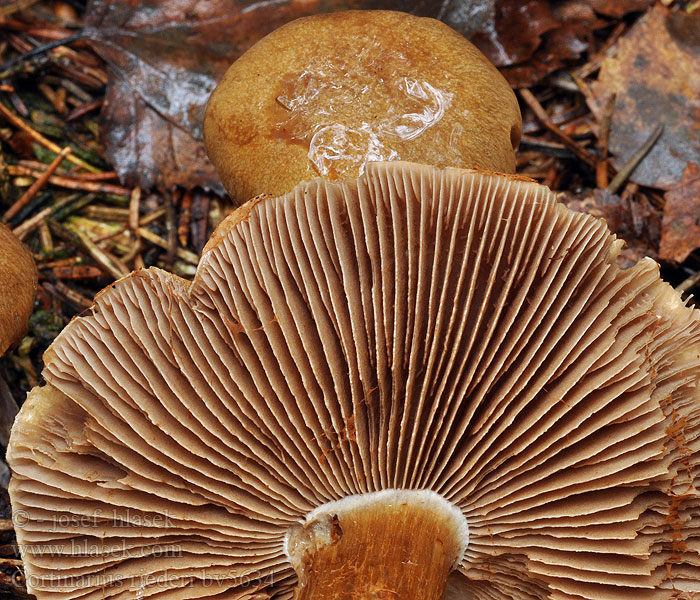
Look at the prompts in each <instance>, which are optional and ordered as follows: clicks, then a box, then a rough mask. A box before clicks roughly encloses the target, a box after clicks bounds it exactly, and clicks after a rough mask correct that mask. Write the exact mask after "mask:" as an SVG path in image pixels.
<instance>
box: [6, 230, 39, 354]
mask: <svg viewBox="0 0 700 600" xmlns="http://www.w3.org/2000/svg"><path fill="white" fill-rule="evenodd" d="M36 284H37V271H36V265H35V264H34V259H32V255H31V254H30V253H29V251H28V250H27V249H26V248H25V246H24V244H22V242H20V241H19V239H17V237H16V236H15V235H14V234H13V233H12V231H10V229H9V228H8V227H7V226H5V225H3V224H0V356H2V355H3V354H5V352H7V349H8V348H9V347H10V346H12V345H13V344H14V343H16V342H17V341H19V340H20V339H21V338H22V336H23V335H24V334H25V333H26V331H27V323H28V322H29V317H30V316H31V314H32V309H33V307H34V297H35V295H36Z"/></svg>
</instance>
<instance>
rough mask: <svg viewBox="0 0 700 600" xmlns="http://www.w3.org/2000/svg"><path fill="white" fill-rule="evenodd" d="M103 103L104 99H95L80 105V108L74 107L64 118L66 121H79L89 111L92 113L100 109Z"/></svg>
mask: <svg viewBox="0 0 700 600" xmlns="http://www.w3.org/2000/svg"><path fill="white" fill-rule="evenodd" d="M103 103H104V98H97V99H95V100H92V101H90V102H85V103H84V104H81V105H80V106H76V107H75V108H74V109H73V110H72V111H71V112H70V114H69V115H68V116H67V117H66V121H75V120H76V119H79V118H80V117H82V116H83V115H86V114H87V113H89V112H90V111H93V110H95V109H97V108H100V107H101V106H102V104H103Z"/></svg>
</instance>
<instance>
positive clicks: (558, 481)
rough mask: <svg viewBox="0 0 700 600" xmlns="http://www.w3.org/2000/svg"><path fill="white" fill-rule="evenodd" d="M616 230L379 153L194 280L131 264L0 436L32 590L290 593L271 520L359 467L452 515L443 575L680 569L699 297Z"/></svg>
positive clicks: (321, 186) (459, 585)
mask: <svg viewBox="0 0 700 600" xmlns="http://www.w3.org/2000/svg"><path fill="white" fill-rule="evenodd" d="M620 246H621V242H620V241H618V240H616V239H615V238H614V237H613V236H612V235H611V234H610V233H609V231H608V230H607V228H606V226H605V224H604V222H603V221H602V220H596V219H594V218H592V217H590V216H588V215H583V214H579V213H574V212H572V211H570V210H568V209H566V208H565V207H563V206H562V205H560V204H558V203H557V202H556V200H555V198H554V195H553V194H552V193H551V192H550V191H549V190H548V189H546V188H544V187H541V186H538V185H537V184H535V183H533V182H528V181H522V180H519V179H517V178H514V177H507V176H497V175H488V174H483V173H476V172H470V171H463V170H453V169H448V170H439V169H435V168H431V167H424V166H417V165H410V164H405V163H400V162H395V163H373V164H370V165H368V166H367V171H366V173H365V175H363V176H362V177H361V178H359V179H358V180H354V181H349V182H345V183H342V184H334V183H329V182H327V181H324V180H316V181H312V182H310V183H306V184H303V185H299V186H298V187H296V188H295V189H294V191H293V192H291V193H289V194H287V195H285V196H283V197H281V198H263V199H259V200H258V201H256V202H255V203H253V204H251V205H249V206H246V207H243V208H242V209H241V211H240V212H239V213H237V214H234V215H233V216H232V217H230V218H229V221H227V222H226V223H225V225H224V226H223V227H221V228H220V229H219V231H218V232H217V238H216V241H215V243H213V244H212V245H211V246H210V247H209V250H208V251H207V252H206V254H205V255H204V257H203V258H202V261H201V263H200V265H199V268H198V272H197V275H196V277H195V280H194V282H193V283H192V284H189V283H188V282H186V281H183V280H181V279H179V278H178V277H175V276H173V275H170V274H167V273H165V272H163V271H160V270H158V269H149V270H146V271H139V272H136V273H134V274H132V275H130V276H128V277H126V278H124V279H122V280H120V281H118V282H117V283H115V284H114V285H113V286H111V287H110V288H108V289H107V290H105V291H104V292H103V293H102V294H101V295H100V296H99V297H98V298H97V299H96V303H95V306H94V308H93V309H92V311H91V312H90V313H89V314H86V315H84V316H81V317H79V318H76V319H74V320H73V321H72V322H71V323H70V324H69V325H68V327H66V329H65V330H64V331H63V332H62V333H61V334H60V335H59V336H58V337H57V338H56V341H55V342H54V343H53V345H52V346H51V347H50V349H49V350H48V351H47V352H46V355H45V364H46V368H45V371H44V377H45V378H46V381H47V382H48V383H47V385H46V386H44V387H41V388H35V389H34V390H33V391H32V392H31V394H30V396H29V398H28V400H27V402H26V403H25V405H24V406H23V408H22V411H21V413H20V416H19V417H18V419H17V421H16V423H15V426H14V428H13V431H12V439H11V442H10V447H9V450H8V459H9V462H10V464H11V467H12V470H13V473H14V476H13V479H12V481H11V484H10V495H11V499H12V506H13V511H14V514H15V518H16V519H19V520H18V521H16V522H17V523H18V529H17V537H18V541H19V545H20V548H21V549H22V553H23V558H24V563H25V568H26V574H27V582H28V584H29V589H30V591H31V592H33V593H34V594H36V595H37V597H38V598H39V599H40V600H42V599H44V598H46V599H49V598H50V599H56V600H58V599H59V598H60V599H66V600H68V599H75V600H78V599H83V598H84V599H88V598H90V599H92V598H95V599H97V598H111V597H114V598H117V597H119V598H137V597H138V598H148V597H154V598H164V597H166V596H167V597H168V598H171V597H172V598H192V597H198V596H204V595H207V596H209V595H222V596H220V597H224V596H223V594H227V595H226V597H227V598H228V597H230V598H242V599H253V598H256V599H257V598H287V599H288V598H291V597H292V594H293V588H294V586H295V582H296V574H295V572H294V570H293V566H292V559H293V558H294V557H293V556H290V555H288V554H287V552H286V549H287V546H288V544H287V542H288V540H289V535H290V532H294V531H296V532H297V533H298V532H299V527H300V525H303V526H304V528H306V527H307V525H308V523H307V519H308V518H311V519H312V521H313V516H314V515H315V514H317V513H318V511H319V510H321V511H322V508H321V509H320V508H319V507H323V506H324V505H327V504H328V503H334V502H336V501H342V500H343V499H344V498H347V497H349V496H352V495H356V494H359V495H360V499H359V501H358V503H357V504H359V505H362V504H363V498H364V497H366V496H369V495H370V493H374V492H380V491H381V490H410V491H414V490H429V491H430V494H429V496H430V497H431V498H435V496H439V498H436V500H435V501H436V502H437V503H438V504H440V503H446V504H449V506H448V509H449V510H446V511H443V512H445V513H449V512H450V511H453V512H454V510H457V511H458V512H457V515H458V516H459V515H461V517H463V519H464V521H466V527H468V540H467V542H468V543H467V545H466V551H465V552H464V553H463V556H462V557H461V558H459V559H458V560H457V563H458V564H457V567H456V570H455V571H454V572H453V573H452V574H451V575H450V577H449V579H448V584H447V585H448V588H447V589H448V597H449V598H450V599H452V600H455V599H465V598H476V599H479V600H487V599H488V600H493V599H498V600H510V599H523V600H525V599H527V600H532V599H543V600H544V599H545V598H555V599H559V600H564V599H574V598H576V599H580V598H584V599H590V600H622V599H628V598H635V599H640V600H658V599H659V598H670V597H671V596H672V593H673V590H680V591H699V590H700V560H698V559H699V556H698V549H699V548H700V499H699V495H698V490H697V487H696V486H697V478H698V464H699V463H698V451H699V450H700V435H699V433H700V428H699V427H698V425H699V420H700V409H699V408H698V407H699V406H700V404H699V402H698V400H699V398H698V395H699V391H698V390H699V389H700V386H699V385H698V383H699V381H698V379H699V378H700V312H699V311H697V310H692V309H690V308H688V307H687V306H684V304H683V302H682V301H681V300H680V298H679V296H678V294H677V293H676V292H675V291H674V290H673V289H672V288H671V287H670V286H669V285H668V284H666V283H664V282H663V281H661V280H660V279H659V274H658V265H656V263H654V262H653V261H652V260H649V259H645V260H642V261H640V262H639V263H638V264H637V265H636V266H634V267H632V268H630V269H627V270H622V269H620V268H619V267H618V266H617V264H616V255H617V254H618V253H619V250H620ZM380 495H382V496H384V495H383V494H380ZM430 502H431V503H432V502H433V500H432V499H431V500H430ZM329 506H332V507H333V508H332V512H333V514H339V515H340V516H339V519H340V522H339V523H337V524H338V526H339V527H340V528H341V530H342V527H343V526H344V523H343V521H342V519H343V514H342V512H341V511H340V509H338V508H337V505H335V504H330V505H329ZM331 517H332V515H331ZM461 517H459V518H457V519H453V518H452V517H449V518H448V519H443V521H449V520H450V519H452V520H453V521H454V522H459V521H460V519H461ZM331 521H332V519H331ZM311 525H312V526H313V523H311ZM331 525H333V523H332V522H331ZM440 527H442V525H440ZM414 529H416V528H414ZM346 531H349V529H347V530H346ZM330 533H331V534H332V533H333V531H331V532H330ZM302 534H303V531H302ZM295 535H296V534H295ZM311 537H312V538H313V539H312V540H311V541H312V542H313V543H314V544H315V543H316V541H315V540H316V537H318V536H311ZM346 537H349V535H348V536H346ZM304 539H305V538H304V536H303V535H301V536H300V535H296V537H295V538H294V539H293V540H292V541H293V542H294V543H292V544H291V545H292V546H294V548H293V549H292V550H293V552H296V553H297V554H296V555H295V556H297V562H298V563H299V564H301V565H302V566H300V567H298V569H301V570H302V572H301V573H300V574H301V575H306V573H305V572H303V569H304V568H305V567H304V566H303V565H304V564H310V563H305V561H304V560H299V559H298V557H299V556H301V557H302V559H303V558H304V556H305V555H304V553H303V552H302V553H301V554H300V553H299V552H298V545H299V543H300V542H303V541H304ZM343 539H345V537H343ZM465 539H466V538H465V536H462V537H458V538H456V539H455V542H459V541H460V540H465ZM403 541H404V542H405V541H406V540H405V539H404V540H403ZM404 545H405V544H404ZM457 545H458V544H457ZM457 545H455V547H457ZM409 550H410V548H409ZM460 553H461V549H459V551H457V553H456V554H455V555H454V556H458V557H459V555H460ZM454 556H452V559H451V560H454ZM312 566H313V565H312ZM338 569H342V565H340V566H338ZM358 597H366V596H358Z"/></svg>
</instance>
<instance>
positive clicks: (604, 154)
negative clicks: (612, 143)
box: [595, 94, 616, 189]
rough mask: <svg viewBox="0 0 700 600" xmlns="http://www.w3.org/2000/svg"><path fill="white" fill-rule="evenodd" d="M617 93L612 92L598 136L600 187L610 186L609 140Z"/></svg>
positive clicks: (597, 177)
mask: <svg viewBox="0 0 700 600" xmlns="http://www.w3.org/2000/svg"><path fill="white" fill-rule="evenodd" d="M615 97H616V95H615V94H611V95H610V98H608V101H607V103H606V105H605V110H604V111H603V118H602V120H601V122H600V137H599V138H598V149H599V152H600V160H599V161H598V164H597V165H596V171H595V176H596V187H597V188H599V189H603V188H606V187H607V186H608V142H609V139H610V124H611V123H612V115H613V111H614V110H615Z"/></svg>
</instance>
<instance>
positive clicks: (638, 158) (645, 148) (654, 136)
mask: <svg viewBox="0 0 700 600" xmlns="http://www.w3.org/2000/svg"><path fill="white" fill-rule="evenodd" d="M663 132H664V126H663V125H657V126H656V128H655V129H654V131H652V132H651V135H650V136H649V137H648V138H647V139H646V141H645V142H644V143H643V144H642V145H641V146H640V147H639V149H638V150H637V151H636V152H635V153H634V154H633V155H632V156H631V158H630V159H629V160H628V161H627V162H626V163H625V166H624V167H622V169H620V171H619V172H618V174H617V175H615V178H614V179H613V180H612V181H611V182H610V185H609V186H608V187H607V191H608V192H609V193H611V194H615V193H617V190H619V189H620V187H621V186H622V184H623V183H625V181H627V178H628V177H629V176H630V175H631V174H632V172H633V171H634V170H635V169H636V168H637V165H638V164H639V163H640V162H642V159H643V158H644V157H645V156H646V155H647V154H648V152H649V150H651V149H652V148H653V147H654V144H655V143H656V141H657V140H658V139H659V138H660V137H661V134H662V133H663Z"/></svg>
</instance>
